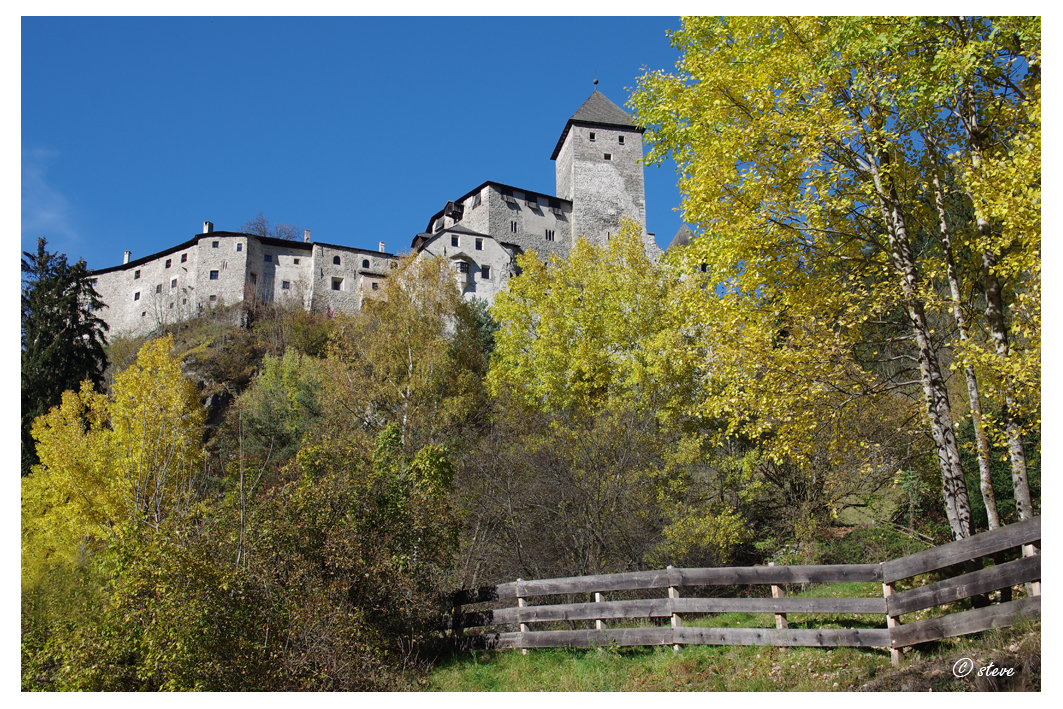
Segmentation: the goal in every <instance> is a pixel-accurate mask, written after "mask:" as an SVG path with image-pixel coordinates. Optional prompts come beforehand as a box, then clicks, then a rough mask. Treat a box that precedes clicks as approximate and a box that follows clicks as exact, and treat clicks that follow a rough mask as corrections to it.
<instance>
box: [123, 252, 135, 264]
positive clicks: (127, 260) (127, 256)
mask: <svg viewBox="0 0 1063 709" xmlns="http://www.w3.org/2000/svg"><path fill="white" fill-rule="evenodd" d="M123 254H124V255H123V256H122V263H129V257H130V256H132V255H133V252H132V251H124V252H123Z"/></svg>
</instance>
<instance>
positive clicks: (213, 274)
mask: <svg viewBox="0 0 1063 709" xmlns="http://www.w3.org/2000/svg"><path fill="white" fill-rule="evenodd" d="M210 280H212V281H216V280H218V272H217V271H211V272H210Z"/></svg>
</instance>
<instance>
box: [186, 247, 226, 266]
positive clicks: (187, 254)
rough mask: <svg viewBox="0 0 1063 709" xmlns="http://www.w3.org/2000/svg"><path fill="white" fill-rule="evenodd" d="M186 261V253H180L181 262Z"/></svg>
mask: <svg viewBox="0 0 1063 709" xmlns="http://www.w3.org/2000/svg"><path fill="white" fill-rule="evenodd" d="M238 245H239V244H238ZM186 261H188V254H181V263H185V262H186Z"/></svg>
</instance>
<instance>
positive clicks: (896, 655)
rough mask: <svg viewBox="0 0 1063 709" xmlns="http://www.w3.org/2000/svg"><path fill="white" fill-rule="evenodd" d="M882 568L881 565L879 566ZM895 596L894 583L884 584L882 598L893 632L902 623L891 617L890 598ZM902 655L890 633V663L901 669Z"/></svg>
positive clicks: (887, 627) (888, 622) (889, 628)
mask: <svg viewBox="0 0 1063 709" xmlns="http://www.w3.org/2000/svg"><path fill="white" fill-rule="evenodd" d="M879 566H880V567H881V566H882V565H881V564H880V565H879ZM892 595H893V582H892V581H891V582H890V583H883V584H882V597H883V598H884V599H886V604H887V605H886V629H887V630H890V631H892V630H893V629H894V628H896V627H897V626H899V625H900V624H901V621H899V620H897V618H896V617H894V616H892V615H890V609H889V597H890V596H892ZM901 657H902V653H901V651H900V650H899V649H898V648H895V647H893V633H892V632H891V633H890V662H891V663H892V664H893V666H894V667H900V664H901Z"/></svg>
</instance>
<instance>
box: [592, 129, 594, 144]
mask: <svg viewBox="0 0 1063 709" xmlns="http://www.w3.org/2000/svg"><path fill="white" fill-rule="evenodd" d="M591 142H592V143H593V142H594V131H591Z"/></svg>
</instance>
